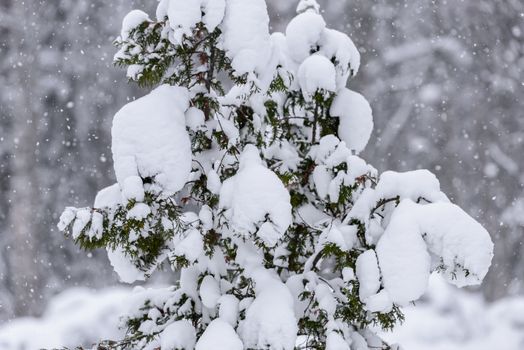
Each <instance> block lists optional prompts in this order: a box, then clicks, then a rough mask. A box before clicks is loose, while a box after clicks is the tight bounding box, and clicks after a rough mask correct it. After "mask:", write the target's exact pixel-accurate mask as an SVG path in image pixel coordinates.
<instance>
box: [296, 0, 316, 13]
mask: <svg viewBox="0 0 524 350" xmlns="http://www.w3.org/2000/svg"><path fill="white" fill-rule="evenodd" d="M309 10H312V11H314V12H316V13H318V12H319V11H320V5H319V4H318V2H317V1H316V0H301V1H300V2H299V3H298V6H297V13H302V12H306V11H309Z"/></svg>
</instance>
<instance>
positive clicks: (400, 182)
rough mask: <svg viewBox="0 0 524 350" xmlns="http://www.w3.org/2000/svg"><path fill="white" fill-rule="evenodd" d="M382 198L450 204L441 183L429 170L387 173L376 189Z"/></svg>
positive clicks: (383, 175) (383, 174)
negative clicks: (423, 200)
mask: <svg viewBox="0 0 524 350" xmlns="http://www.w3.org/2000/svg"><path fill="white" fill-rule="evenodd" d="M375 190H376V192H377V193H378V195H379V196H380V197H381V198H393V197H396V196H399V197H400V199H411V200H412V201H415V202H416V201H418V200H419V199H421V198H423V199H425V200H427V201H430V202H449V199H448V197H447V196H446V195H445V194H444V193H443V192H442V191H441V190H440V182H439V180H438V179H437V177H436V176H435V174H433V173H432V172H430V171H429V170H426V169H420V170H414V171H407V172H404V173H398V172H395V171H385V172H384V173H382V175H381V176H380V181H379V183H378V184H377V187H376V188H375Z"/></svg>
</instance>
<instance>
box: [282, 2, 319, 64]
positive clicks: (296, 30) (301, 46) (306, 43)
mask: <svg viewBox="0 0 524 350" xmlns="http://www.w3.org/2000/svg"><path fill="white" fill-rule="evenodd" d="M325 28H326V22H325V21H324V18H322V16H321V15H319V14H318V13H315V12H314V11H306V12H304V13H301V14H299V15H298V16H296V17H295V18H293V19H292V20H291V22H289V24H288V26H287V28H286V39H287V45H288V47H289V54H290V55H291V57H292V58H293V60H295V61H296V62H302V61H304V60H305V59H306V58H307V57H309V55H310V54H311V50H312V49H314V48H316V46H317V45H318V42H319V41H320V38H321V37H322V33H323V31H324V29H325Z"/></svg>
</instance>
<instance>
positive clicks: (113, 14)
mask: <svg viewBox="0 0 524 350" xmlns="http://www.w3.org/2000/svg"><path fill="white" fill-rule="evenodd" d="M319 3H320V4H321V6H322V8H323V12H324V15H325V17H326V20H327V21H328V23H329V25H330V26H331V27H334V28H337V29H339V30H343V31H345V32H347V33H349V34H350V36H351V37H352V39H353V40H354V42H355V44H356V45H357V46H358V47H359V50H360V52H361V54H362V60H363V66H362V68H361V70H360V73H359V75H358V76H357V77H356V79H354V80H353V81H352V82H350V87H351V88H352V89H354V90H357V91H360V92H362V93H363V94H364V95H365V96H366V97H367V98H368V100H369V101H370V103H371V105H372V106H373V109H374V117H375V124H376V127H375V131H374V136H373V139H372V141H371V142H370V144H369V145H368V148H367V150H366V152H365V153H364V155H363V156H364V158H365V159H366V160H367V161H369V162H370V163H371V164H373V165H374V166H375V167H377V168H378V169H379V170H385V169H392V170H397V171H405V170H412V169H418V168H428V169H430V170H431V171H433V172H434V173H435V174H436V175H437V176H438V177H439V179H440V180H441V184H442V187H443V189H444V191H445V192H446V193H448V194H449V196H450V197H451V198H452V200H453V201H454V202H456V203H458V204H459V205H461V206H462V207H463V208H465V209H466V211H468V212H469V213H470V214H471V215H473V216H474V217H476V218H477V219H478V220H479V221H480V222H482V223H483V224H484V225H485V226H486V228H487V229H488V230H489V231H490V232H491V234H492V236H493V238H494V240H495V242H496V254H495V259H494V263H493V267H492V269H491V272H490V274H489V276H488V278H487V280H486V282H485V284H484V285H483V286H482V289H481V291H482V293H483V294H484V295H485V297H486V298H487V299H488V300H496V299H499V298H501V297H504V296H508V295H518V294H524V283H523V277H524V247H523V246H522V245H523V241H524V239H523V237H524V236H523V234H524V188H523V182H524V172H523V170H524V169H523V168H524V83H523V82H524V33H523V30H524V2H523V1H522V0H504V1H497V0H461V1H458V0H457V1H440V0H319ZM268 5H269V7H270V11H271V14H272V26H273V30H274V31H276V30H278V31H282V30H284V29H285V23H287V21H288V20H289V19H290V18H291V17H292V16H293V14H294V11H295V7H296V1H288V0H285V1H283V0H268ZM155 7H156V1H154V0H141V1H139V0H134V1H131V0H111V1H106V0H89V1H87V0H83V1H79V0H77V1H72V0H52V1H37V0H35V1H31V0H29V1H27V0H26V1H21V0H0V179H1V181H0V321H1V320H6V319H10V318H13V317H15V316H21V315H38V314H39V313H40V312H41V311H42V310H43V308H44V307H45V305H46V301H47V300H49V298H50V297H51V296H53V295H55V294H56V293H58V292H60V291H63V290H64V289H66V288H69V287H73V286H87V287H93V288H98V287H104V286H108V285H115V284H116V283H117V280H116V278H115V276H114V275H113V274H112V271H111V266H110V265H109V264H108V262H107V261H106V257H105V252H99V253H96V254H88V253H86V252H82V251H80V250H78V249H77V248H76V247H74V246H73V243H72V242H71V241H70V240H66V239H65V238H64V237H63V236H62V234H60V233H59V232H57V230H56V228H55V227H56V223H57V220H58V216H59V214H60V213H61V211H62V210H63V208H64V206H67V205H74V206H85V205H91V204H92V201H93V199H94V196H95V194H96V193H97V190H99V189H101V188H103V187H105V186H107V185H110V184H112V183H113V182H114V178H113V176H114V175H113V173H112V171H111V169H112V167H111V149H110V130H111V129H110V127H111V120H112V117H113V115H114V113H115V112H116V111H118V110H119V109H120V107H121V106H122V105H124V104H125V103H126V102H127V101H128V100H130V99H132V98H134V97H137V96H140V95H141V94H144V93H145V92H147V91H144V90H139V89H138V88H136V87H135V86H132V85H129V84H127V82H126V78H125V72H123V71H121V70H119V69H118V68H115V67H113V65H112V57H113V54H114V53H115V49H114V48H113V46H112V41H113V40H114V39H115V38H116V36H117V35H118V33H119V29H120V25H121V19H122V18H123V16H124V15H125V14H126V13H127V12H128V11H129V10H131V9H133V8H140V9H143V10H146V11H149V13H152V14H153V13H154V8H155Z"/></svg>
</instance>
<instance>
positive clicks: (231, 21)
mask: <svg viewBox="0 0 524 350" xmlns="http://www.w3.org/2000/svg"><path fill="white" fill-rule="evenodd" d="M222 29H223V31H224V38H223V45H224V49H225V51H226V54H227V56H228V57H229V58H230V59H231V61H232V62H231V64H232V66H233V69H234V70H235V72H236V74H238V75H242V74H245V73H252V72H257V73H262V72H263V71H264V70H265V69H267V64H268V63H269V59H270V57H271V43H270V36H269V15H268V13H267V7H266V2H265V1H264V0H229V1H228V3H227V8H226V16H225V18H224V22H223V24H222Z"/></svg>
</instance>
